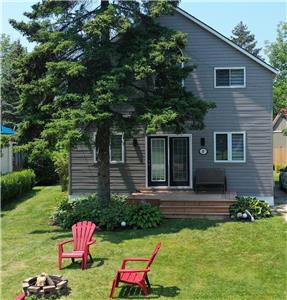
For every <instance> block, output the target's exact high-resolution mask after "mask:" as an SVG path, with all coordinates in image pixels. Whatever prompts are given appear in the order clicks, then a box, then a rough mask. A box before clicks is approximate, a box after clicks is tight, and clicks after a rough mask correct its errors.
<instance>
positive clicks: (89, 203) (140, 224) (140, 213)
mask: <svg viewBox="0 0 287 300" xmlns="http://www.w3.org/2000/svg"><path fill="white" fill-rule="evenodd" d="M126 200H127V197H126V196H123V195H113V196H112V200H111V203H110V205H109V206H108V207H101V205H100V202H99V200H98V198H97V196H96V195H91V196H88V197H85V198H79V199H76V200H68V198H67V197H64V198H62V199H60V201H59V204H58V206H57V208H56V210H55V211H54V213H53V214H52V216H51V220H52V223H53V224H55V225H59V226H61V227H62V228H64V229H70V228H71V226H72V225H73V224H75V223H77V222H79V221H83V220H88V221H92V222H94V223H95V224H97V226H99V227H100V228H102V229H106V230H113V229H115V228H118V227H120V226H121V223H122V222H125V223H126V226H130V227H137V228H151V227H156V226H158V225H159V224H160V222H161V214H160V211H159V208H157V207H154V206H152V205H150V204H138V205H129V204H128V203H127V201H126Z"/></svg>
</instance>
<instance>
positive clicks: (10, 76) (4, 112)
mask: <svg viewBox="0 0 287 300" xmlns="http://www.w3.org/2000/svg"><path fill="white" fill-rule="evenodd" d="M25 53H26V49H25V48H24V47H23V46H22V45H21V43H20V41H16V42H12V41H11V39H10V37H9V36H8V35H5V34H2V35H1V37H0V62H1V72H0V82H1V117H2V118H1V123H2V124H4V125H6V126H8V127H10V128H15V127H17V124H18V123H19V122H20V120H21V115H20V114H19V112H18V111H17V108H18V105H19V101H20V98H19V94H18V91H17V88H16V80H17V77H18V66H17V61H19V59H21V58H22V57H23V56H24V54H25Z"/></svg>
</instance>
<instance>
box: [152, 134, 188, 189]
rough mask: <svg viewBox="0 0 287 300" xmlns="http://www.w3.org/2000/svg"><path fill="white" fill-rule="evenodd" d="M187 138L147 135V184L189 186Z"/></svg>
mask: <svg viewBox="0 0 287 300" xmlns="http://www.w3.org/2000/svg"><path fill="white" fill-rule="evenodd" d="M189 162H190V157H189V138H188V137H168V136H155V137H148V186H189V185H190V169H189Z"/></svg>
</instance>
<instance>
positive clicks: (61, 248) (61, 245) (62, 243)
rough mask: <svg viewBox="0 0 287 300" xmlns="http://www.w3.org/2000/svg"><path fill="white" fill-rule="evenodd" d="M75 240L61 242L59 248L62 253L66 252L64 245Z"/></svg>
mask: <svg viewBox="0 0 287 300" xmlns="http://www.w3.org/2000/svg"><path fill="white" fill-rule="evenodd" d="M73 241H74V240H67V241H63V242H59V245H58V248H59V251H60V252H63V251H64V250H63V249H64V247H63V246H64V245H65V244H68V243H71V242H73Z"/></svg>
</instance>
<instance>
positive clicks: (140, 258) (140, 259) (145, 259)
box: [121, 257, 149, 269]
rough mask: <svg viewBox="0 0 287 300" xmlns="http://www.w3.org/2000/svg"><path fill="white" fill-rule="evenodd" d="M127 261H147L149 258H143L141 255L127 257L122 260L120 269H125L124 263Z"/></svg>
mask: <svg viewBox="0 0 287 300" xmlns="http://www.w3.org/2000/svg"><path fill="white" fill-rule="evenodd" d="M128 261H149V258H143V257H127V258H125V259H123V260H122V266H121V269H125V267H126V263H127V262H128Z"/></svg>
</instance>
